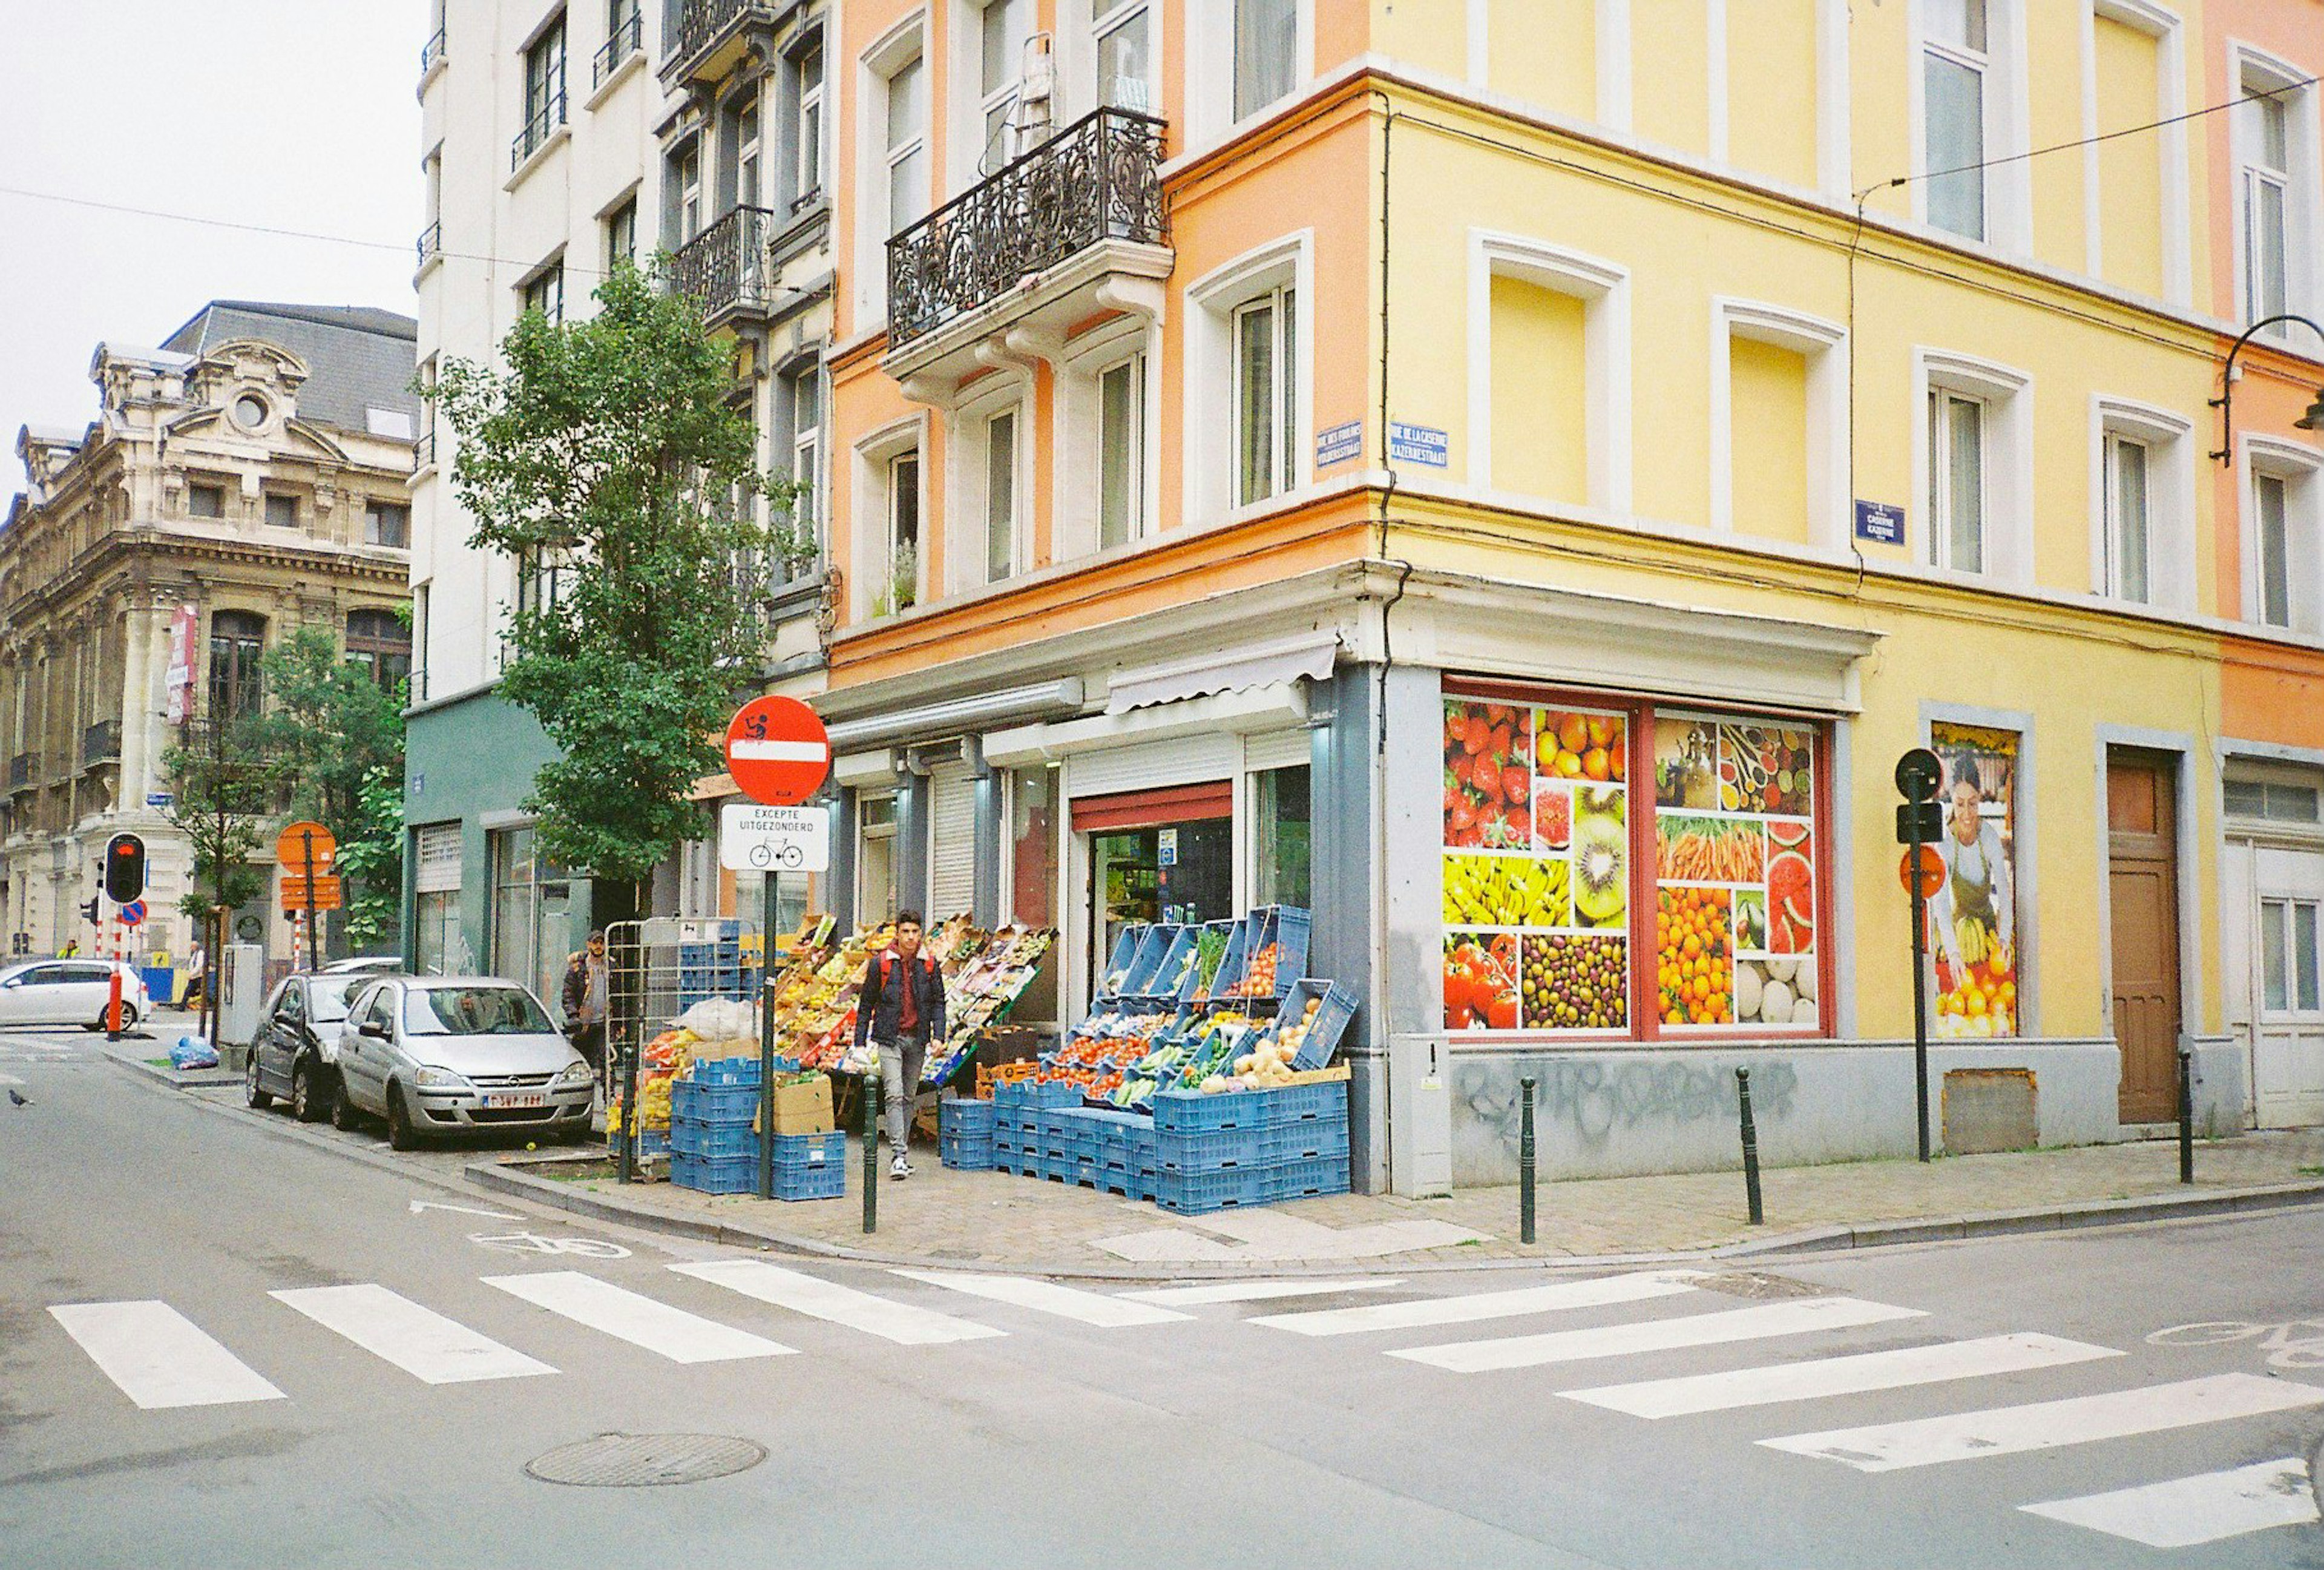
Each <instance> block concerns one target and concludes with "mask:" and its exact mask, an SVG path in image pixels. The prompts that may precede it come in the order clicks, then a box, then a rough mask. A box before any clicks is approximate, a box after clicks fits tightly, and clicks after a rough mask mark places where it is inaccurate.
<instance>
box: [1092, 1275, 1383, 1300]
mask: <svg viewBox="0 0 2324 1570" xmlns="http://www.w3.org/2000/svg"><path fill="white" fill-rule="evenodd" d="M1403 1285H1404V1278H1403V1277H1401V1276H1357V1277H1351V1278H1350V1279H1346V1280H1342V1281H1215V1282H1213V1283H1212V1284H1211V1285H1209V1286H1206V1287H1159V1288H1155V1289H1154V1290H1153V1291H1150V1292H1124V1293H1123V1294H1122V1296H1123V1297H1125V1298H1134V1299H1135V1300H1137V1301H1138V1302H1140V1303H1259V1302H1263V1301H1265V1300H1267V1299H1268V1298H1328V1297H1331V1296H1332V1295H1333V1294H1334V1293H1338V1292H1378V1291H1380V1290H1383V1289H1384V1288H1389V1287H1401V1286H1403Z"/></svg>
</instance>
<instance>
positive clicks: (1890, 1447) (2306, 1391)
mask: <svg viewBox="0 0 2324 1570" xmlns="http://www.w3.org/2000/svg"><path fill="white" fill-rule="evenodd" d="M2319 1405H2324V1390H2315V1389H2312V1388H2311V1387H2310V1386H2307V1385H2299V1384H2293V1383H2292V1382H2291V1381H2288V1380H2269V1379H2261V1378H2259V1377H2258V1376H2257V1375H2255V1374H2243V1373H2229V1374H2213V1375H2211V1376H2209V1377H2208V1378H2205V1379H2197V1380H2181V1381H2179V1382H2177V1383H2175V1384H2166V1385H2147V1386H2144V1387H2142V1388H2141V1389H2138V1390H2114V1391H2110V1392H2108V1393H2107V1394H2105V1395H2098V1396H2075V1397H2071V1398H2070V1399H2066V1400H2061V1401H2039V1402H2035V1403H2033V1405H2030V1406H2024V1407H1997V1408H1993V1409H1991V1410H1990V1411H1983V1412H1956V1413H1953V1414H1951V1415H1950V1416H1947V1417H1941V1418H1920V1419H1918V1420H1915V1421H1913V1422H1906V1423H1876V1424H1874V1425H1872V1426H1871V1427H1864V1428H1835V1429H1832V1430H1831V1431H1830V1432H1827V1433H1822V1434H1794V1435H1792V1436H1789V1437H1786V1438H1782V1439H1762V1440H1760V1441H1759V1443H1760V1444H1762V1445H1766V1446H1767V1447H1768V1448H1770V1449H1773V1450H1790V1451H1794V1452H1795V1453H1797V1454H1799V1455H1820V1456H1822V1457H1824V1458H1825V1459H1827V1460H1831V1461H1837V1462H1840V1464H1843V1465H1847V1466H1853V1467H1855V1468H1856V1469H1857V1470H1858V1472H1895V1471H1900V1470H1902V1469H1904V1468H1905V1467H1910V1466H1933V1465H1937V1464H1941V1463H1943V1462H1948V1461H1967V1460H1969V1459H1971V1458H1973V1457H1977V1456H1985V1455H2015V1454H2017V1453H2019V1452H2022V1451H2028V1450H2054V1449H2057V1448H2060V1447H2061V1446H2063V1445H2086V1444H2089V1443H2091V1442H2093V1441H2095V1440H2099V1439H2119V1438H2126V1437H2128V1436H2131V1435H2134V1434H2158V1433H2162V1432H2163V1431H2164V1430H2166V1429H2171V1428H2191V1427H2196V1426H2198V1425H2199V1424H2203V1423H2218V1422H2224V1421H2226V1420H2227V1419H2228V1418H2254V1417H2258V1416H2260V1415H2262V1414H2264V1413H2268V1412H2286V1411H2292V1410H2293V1409H2295V1408H2301V1407H2314V1406H2319Z"/></svg>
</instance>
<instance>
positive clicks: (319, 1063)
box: [243, 972, 379, 1123]
mask: <svg viewBox="0 0 2324 1570" xmlns="http://www.w3.org/2000/svg"><path fill="white" fill-rule="evenodd" d="M378 979H379V978H378V977H377V976H376V975H375V974H370V975H367V974H362V973H360V972H355V973H341V974H311V975H294V976H287V977H285V978H284V979H283V981H282V984H281V985H280V986H278V987H276V988H275V989H274V995H273V996H272V997H271V998H269V999H267V1000H266V1011H265V1013H264V1015H263V1017H262V1019H261V1021H260V1023H259V1028H258V1038H257V1039H255V1040H254V1041H253V1042H252V1043H251V1044H250V1063H249V1065H248V1067H246V1068H244V1071H243V1094H244V1099H246V1100H247V1101H248V1102H249V1103H250V1104H251V1105H253V1106H254V1107H264V1106H271V1105H272V1104H273V1103H274V1102H275V1101H276V1099H277V1098H280V1099H281V1100H284V1101H287V1102H289V1103H290V1104H291V1114H292V1115H293V1116H295V1117H296V1118H298V1120H299V1121H300V1122H302V1123H311V1122H317V1121H318V1120H319V1119H320V1118H322V1117H323V1116H324V1115H325V1114H326V1113H328V1112H329V1111H330V1110H331V1104H332V1102H333V1101H334V1100H335V1099H337V1094H338V1084H339V1072H338V1050H339V1028H340V1027H341V1026H342V1025H344V1024H346V1018H347V1004H348V1003H349V1002H351V1001H352V1000H353V999H354V997H355V994H356V993H359V992H361V991H363V989H364V988H365V987H367V986H369V985H370V984H372V983H373V982H374V981H376V980H378Z"/></svg>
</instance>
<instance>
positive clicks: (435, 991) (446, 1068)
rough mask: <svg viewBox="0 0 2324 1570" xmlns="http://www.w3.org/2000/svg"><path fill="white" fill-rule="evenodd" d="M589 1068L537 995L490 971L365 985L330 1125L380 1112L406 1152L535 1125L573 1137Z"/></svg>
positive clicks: (342, 1048) (354, 1011)
mask: <svg viewBox="0 0 2324 1570" xmlns="http://www.w3.org/2000/svg"><path fill="white" fill-rule="evenodd" d="M596 1084H597V1080H596V1076H595V1074H593V1073H591V1072H590V1068H589V1065H588V1064H587V1063H586V1061H584V1060H583V1058H582V1057H581V1055H580V1054H579V1053H578V1052H576V1051H575V1050H574V1049H573V1046H572V1043H571V1042H569V1041H567V1039H565V1036H564V1033H563V1032H561V1031H559V1030H558V1029H557V1027H556V1025H555V1024H553V1023H552V1022H551V1021H550V1020H549V1011H547V1010H546V1009H544V1008H542V1007H541V1006H540V1000H539V999H538V998H536V997H534V996H533V995H532V994H531V993H530V992H528V991H526V990H525V989H524V988H523V987H521V986H519V985H518V984H516V983H514V982H512V981H503V980H501V979H499V978H498V977H496V976H427V977H424V978H419V977H409V976H392V977H389V978H387V979H385V980H383V981H375V982H373V983H372V984H370V985H369V986H367V987H365V988H364V991H363V992H362V993H360V994H358V995H357V996H356V998H355V1002H353V1003H351V1004H349V1005H348V1007H347V1021H346V1024H345V1025H344V1026H342V1027H341V1028H340V1034H339V1051H338V1085H337V1094H335V1095H334V1096H333V1098H332V1102H331V1122H333V1123H335V1124H337V1126H338V1127H340V1128H342V1129H344V1128H348V1127H350V1126H352V1125H353V1123H354V1122H355V1118H356V1117H357V1116H358V1115H368V1116H371V1117H378V1118H385V1119H386V1120H387V1141H388V1143H389V1144H391V1145H392V1146H394V1147H395V1148H396V1149H397V1150H410V1149H411V1148H412V1146H413V1145H414V1144H415V1143H416V1142H417V1141H420V1140H422V1139H425V1138H427V1137H428V1136H429V1135H431V1134H454V1133H478V1132H482V1131H486V1130H494V1129H499V1130H507V1131H511V1132H515V1131H520V1130H524V1131H536V1130H537V1131H539V1132H542V1133H545V1134H548V1135H549V1136H550V1137H552V1138H559V1139H568V1140H570V1139H582V1138H586V1136H587V1134H588V1132H589V1106H590V1101H591V1098H592V1096H593V1095H594V1094H595V1091H596Z"/></svg>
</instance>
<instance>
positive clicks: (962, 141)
mask: <svg viewBox="0 0 2324 1570" xmlns="http://www.w3.org/2000/svg"><path fill="white" fill-rule="evenodd" d="M993 5H1007V6H1012V7H1013V8H1014V9H1015V10H1016V13H1017V15H1018V17H1019V36H1018V38H1017V41H1016V44H1015V54H1016V60H1014V61H1006V60H1004V61H1003V62H1002V66H1001V69H1002V70H1003V72H1004V73H1005V74H1004V77H1003V79H1002V80H1001V83H1000V84H999V85H998V86H995V87H990V88H988V87H987V85H986V83H985V80H984V17H985V14H986V12H987V11H988V10H989V9H991V6H993ZM1036 12H1037V6H1036V5H1035V3H1034V0H952V11H951V17H952V24H953V27H952V36H953V47H952V50H951V55H952V60H951V65H952V86H953V90H952V91H951V92H950V93H949V94H948V95H947V97H949V98H950V100H951V109H950V112H949V114H948V115H947V116H946V125H947V128H948V129H949V130H950V132H951V136H950V138H949V146H950V154H951V155H950V156H949V157H948V158H947V159H946V160H945V162H946V164H947V165H948V166H949V167H948V168H947V169H946V171H945V174H946V179H947V182H948V183H947V184H946V186H945V190H946V191H947V192H954V191H962V190H966V189H968V188H969V187H971V186H973V185H974V184H975V183H976V182H978V181H979V180H983V179H985V178H987V177H988V176H990V175H991V174H993V173H994V172H996V171H998V170H999V169H1000V168H1001V165H1002V164H1004V163H1006V162H1009V159H1010V139H1009V137H1008V135H1007V134H1006V132H1005V130H1004V131H1003V132H1001V134H994V133H993V131H992V130H991V129H990V127H991V116H992V115H993V114H994V113H995V112H996V111H998V112H1000V113H1001V115H1002V124H1003V125H1004V126H1005V125H1008V124H1010V119H1011V116H1013V115H1014V112H1015V109H1016V106H1017V96H1018V93H1019V89H1020V88H1022V87H1023V85H1024V81H1023V72H1022V66H1023V63H1024V59H1025V41H1026V40H1027V39H1029V38H1030V37H1031V36H1032V35H1033V34H1034V33H1035V32H1037V31H1039V27H1038V17H1037V14H1036ZM941 200H942V198H941V197H939V196H937V195H936V193H935V192H933V191H931V192H930V194H929V202H930V205H931V206H934V205H936V203H937V202H939V201H941Z"/></svg>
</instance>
